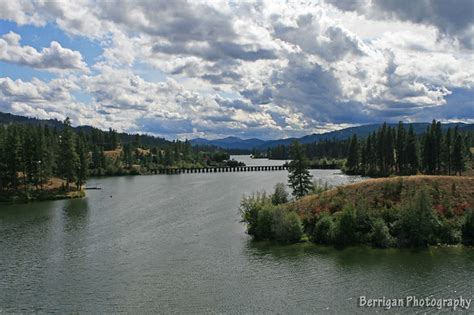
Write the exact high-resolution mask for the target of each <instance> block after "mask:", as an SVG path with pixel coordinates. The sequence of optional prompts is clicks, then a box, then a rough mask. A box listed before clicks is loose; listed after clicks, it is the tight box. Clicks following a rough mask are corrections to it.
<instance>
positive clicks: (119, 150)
mask: <svg viewBox="0 0 474 315" xmlns="http://www.w3.org/2000/svg"><path fill="white" fill-rule="evenodd" d="M104 155H105V157H107V158H111V159H113V160H116V159H118V158H119V157H120V156H121V155H122V148H121V147H119V148H117V149H115V150H109V151H104Z"/></svg>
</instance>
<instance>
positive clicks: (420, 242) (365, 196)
mask: <svg viewBox="0 0 474 315" xmlns="http://www.w3.org/2000/svg"><path fill="white" fill-rule="evenodd" d="M280 190H281V189H280ZM321 190H323V189H320V190H319V191H321ZM274 194H275V193H274ZM279 194H281V191H280V192H279ZM272 200H275V198H274V197H273V195H267V194H265V193H258V194H254V195H251V196H248V197H246V198H244V199H243V202H242V204H241V207H240V209H241V213H242V219H243V222H245V223H246V224H247V227H248V233H249V234H250V235H252V236H254V238H255V239H258V240H261V239H266V240H277V241H279V242H285V243H292V242H297V241H300V240H302V239H308V240H310V241H312V242H315V243H318V244H328V245H335V246H337V247H343V246H348V245H357V244H366V245H371V246H374V247H381V248H385V247H424V246H429V245H437V244H450V245H451V244H460V243H464V244H467V245H473V244H474V212H473V209H474V207H473V205H474V178H473V177H454V176H421V175H419V176H404V177H392V178H382V179H369V180H366V181H362V182H360V183H356V184H351V185H346V186H342V187H337V188H333V189H329V190H327V191H323V192H319V193H317V194H311V195H308V196H306V197H303V198H300V199H297V200H293V201H291V202H289V203H284V204H275V203H274V202H272ZM277 212H278V213H279V214H277ZM282 218H285V219H284V220H283V219H282ZM298 223H300V225H299V227H298ZM281 226H285V229H283V230H284V231H286V234H285V233H283V234H282V233H281V232H279V231H280V230H282V228H281ZM277 227H278V229H277ZM285 235H286V236H288V238H284V237H283V236H285ZM298 236H299V238H298Z"/></svg>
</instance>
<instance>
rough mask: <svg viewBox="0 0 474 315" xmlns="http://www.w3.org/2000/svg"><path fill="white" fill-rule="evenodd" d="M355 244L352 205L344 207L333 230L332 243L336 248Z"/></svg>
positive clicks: (354, 223) (355, 219) (354, 218)
mask: <svg viewBox="0 0 474 315" xmlns="http://www.w3.org/2000/svg"><path fill="white" fill-rule="evenodd" d="M356 242H357V217H356V213H355V210H354V207H353V206H352V205H346V207H345V208H344V210H343V211H342V213H341V214H340V216H339V218H338V219H337V220H336V225H335V228H334V243H335V244H336V245H338V246H346V245H351V244H354V243H356Z"/></svg>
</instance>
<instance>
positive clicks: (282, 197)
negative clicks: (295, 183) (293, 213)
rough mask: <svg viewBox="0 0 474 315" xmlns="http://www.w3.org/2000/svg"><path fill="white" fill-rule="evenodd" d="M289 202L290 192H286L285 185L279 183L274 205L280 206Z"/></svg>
mask: <svg viewBox="0 0 474 315" xmlns="http://www.w3.org/2000/svg"><path fill="white" fill-rule="evenodd" d="M287 202H288V191H287V190H286V187H285V184H283V183H277V184H276V185H275V189H274V191H273V195H272V203H273V204H274V205H280V204H283V203H287Z"/></svg>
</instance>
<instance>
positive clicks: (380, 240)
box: [371, 218, 392, 248]
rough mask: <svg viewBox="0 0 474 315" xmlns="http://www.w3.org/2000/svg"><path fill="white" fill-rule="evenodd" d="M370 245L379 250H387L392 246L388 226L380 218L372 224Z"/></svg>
mask: <svg viewBox="0 0 474 315" xmlns="http://www.w3.org/2000/svg"><path fill="white" fill-rule="evenodd" d="M371 243H372V245H373V246H375V247H380V248H387V247H389V246H390V245H391V244H392V236H391V235H390V232H389V229H388V226H387V225H386V224H385V221H384V220H383V219H381V218H378V219H376V220H375V221H374V222H373V228H372V233H371Z"/></svg>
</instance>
